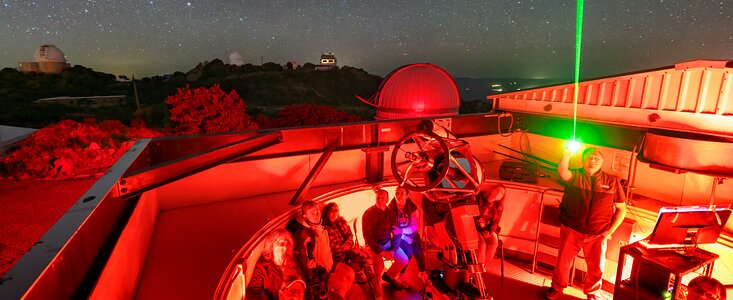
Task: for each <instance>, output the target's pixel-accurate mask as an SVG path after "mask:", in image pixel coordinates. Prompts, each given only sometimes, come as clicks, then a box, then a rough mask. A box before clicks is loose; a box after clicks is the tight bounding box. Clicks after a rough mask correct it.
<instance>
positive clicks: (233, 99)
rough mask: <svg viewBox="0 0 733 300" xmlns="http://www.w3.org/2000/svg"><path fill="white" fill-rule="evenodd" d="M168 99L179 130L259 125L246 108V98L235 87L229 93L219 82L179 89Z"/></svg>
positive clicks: (212, 130)
mask: <svg viewBox="0 0 733 300" xmlns="http://www.w3.org/2000/svg"><path fill="white" fill-rule="evenodd" d="M165 102H166V103H167V104H168V105H170V120H171V123H172V125H173V131H174V132H175V133H176V134H201V133H217V132H230V131H241V130H245V129H257V124H256V123H254V122H252V120H251V119H250V117H249V115H247V114H246V113H245V112H244V111H245V109H246V108H247V106H246V104H245V103H244V100H242V98H240V97H239V95H237V92H236V91H234V90H232V91H231V92H230V93H229V94H227V93H225V92H224V91H223V90H222V89H221V88H220V87H219V85H214V86H212V87H211V88H206V87H199V88H195V89H191V88H190V87H189V86H188V85H186V87H184V88H180V89H178V93H177V94H176V95H174V96H169V97H168V99H166V100H165Z"/></svg>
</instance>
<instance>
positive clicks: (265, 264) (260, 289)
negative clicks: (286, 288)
mask: <svg viewBox="0 0 733 300" xmlns="http://www.w3.org/2000/svg"><path fill="white" fill-rule="evenodd" d="M284 270H285V272H283V270H281V268H278V267H277V266H276V265H275V263H274V262H272V261H271V260H267V259H264V258H261V259H260V260H259V261H257V264H256V265H255V270H254V273H252V278H250V280H249V284H247V297H246V299H247V300H250V299H254V300H274V299H278V293H279V291H280V286H281V285H282V282H283V278H284V277H285V276H286V275H289V273H292V274H295V275H297V276H298V277H299V278H303V273H302V272H301V270H300V267H298V265H297V263H296V262H295V259H293V260H291V261H290V262H289V263H288V267H286V268H284ZM283 273H285V274H283Z"/></svg>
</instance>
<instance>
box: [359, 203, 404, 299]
mask: <svg viewBox="0 0 733 300" xmlns="http://www.w3.org/2000/svg"><path fill="white" fill-rule="evenodd" d="M375 192H376V194H377V195H376V196H377V199H376V204H374V206H372V207H370V208H368V209H367V210H366V211H365V212H364V215H363V217H362V233H363V234H364V242H365V243H366V246H367V248H368V250H369V252H370V255H371V256H372V262H373V265H374V274H375V275H376V276H380V275H381V278H382V279H383V280H384V281H386V282H387V283H389V284H390V286H392V287H393V288H396V289H407V288H409V287H408V286H407V284H405V283H403V282H402V281H399V280H398V279H397V278H398V276H399V274H400V272H401V271H402V269H403V268H405V267H406V266H407V263H408V262H409V261H410V260H409V258H408V256H407V254H406V253H405V250H404V249H403V248H402V247H400V245H399V244H397V243H396V241H395V239H398V238H400V236H395V235H394V234H393V232H392V224H393V223H394V221H393V220H392V215H391V214H390V213H389V212H388V211H387V202H388V201H389V193H387V191H385V190H383V189H377V190H376V191H375ZM383 258H384V259H388V260H394V262H393V263H392V265H391V266H390V267H389V269H387V271H386V272H385V273H384V274H382V270H384V262H383V260H382V259H383Z"/></svg>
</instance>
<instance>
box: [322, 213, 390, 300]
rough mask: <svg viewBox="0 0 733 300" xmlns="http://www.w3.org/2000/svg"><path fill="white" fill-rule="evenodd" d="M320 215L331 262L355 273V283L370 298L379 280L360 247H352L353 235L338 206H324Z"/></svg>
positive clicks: (377, 287) (377, 286)
mask: <svg viewBox="0 0 733 300" xmlns="http://www.w3.org/2000/svg"><path fill="white" fill-rule="evenodd" d="M321 215H323V226H324V227H326V231H328V238H329V240H330V241H331V253H332V254H333V260H334V261H336V262H341V263H344V264H346V265H348V266H349V267H351V268H352V269H353V270H354V272H355V282H356V283H357V284H359V287H360V288H361V290H362V291H363V292H364V295H365V296H367V298H372V296H371V295H374V294H375V292H374V291H376V290H377V289H379V278H377V277H376V276H375V275H374V271H373V269H372V266H371V264H369V263H368V262H367V260H368V257H367V254H366V253H364V252H363V251H362V249H361V248H360V247H357V246H354V234H353V233H352V232H351V227H349V224H348V223H347V222H346V219H344V218H343V217H341V215H340V214H339V207H338V205H337V204H336V203H335V202H331V203H329V204H326V206H324V207H323V213H322V214H321ZM370 285H371V286H370ZM377 295H378V293H377Z"/></svg>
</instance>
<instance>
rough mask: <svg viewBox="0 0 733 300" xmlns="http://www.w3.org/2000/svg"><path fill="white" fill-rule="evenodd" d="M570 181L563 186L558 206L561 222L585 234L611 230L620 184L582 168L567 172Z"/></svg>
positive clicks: (604, 173)
mask: <svg viewBox="0 0 733 300" xmlns="http://www.w3.org/2000/svg"><path fill="white" fill-rule="evenodd" d="M570 171H571V172H572V173H573V177H572V178H570V180H568V181H566V182H565V194H563V196H562V202H561V203H560V222H561V223H562V224H563V225H565V226H568V227H570V228H571V229H573V230H575V231H577V232H580V233H584V234H600V233H603V232H604V231H606V230H608V229H609V228H610V227H611V221H612V220H613V214H614V213H615V211H616V210H615V209H616V206H615V203H616V202H621V201H622V200H621V198H620V197H619V195H618V191H619V181H618V178H616V177H615V176H613V175H610V174H608V173H606V172H603V171H598V172H597V173H596V174H594V175H591V174H588V173H587V172H585V170H584V169H583V168H578V169H570Z"/></svg>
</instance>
